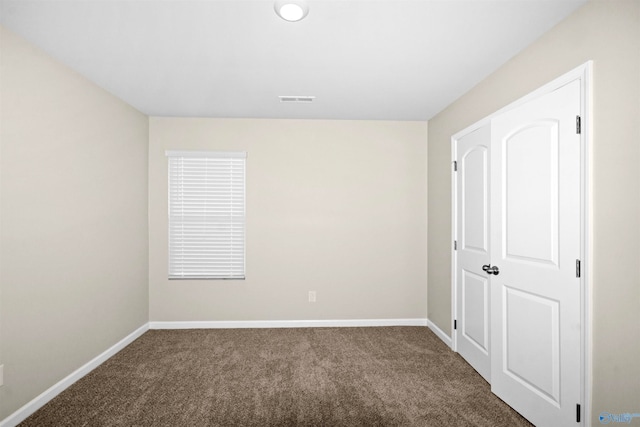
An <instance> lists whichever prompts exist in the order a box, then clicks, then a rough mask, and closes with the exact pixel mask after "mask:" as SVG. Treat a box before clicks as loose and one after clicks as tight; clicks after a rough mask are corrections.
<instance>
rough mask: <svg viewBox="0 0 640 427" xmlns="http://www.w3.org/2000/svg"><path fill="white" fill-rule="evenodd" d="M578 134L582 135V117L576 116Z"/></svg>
mask: <svg viewBox="0 0 640 427" xmlns="http://www.w3.org/2000/svg"><path fill="white" fill-rule="evenodd" d="M576 133H577V134H581V133H582V119H581V118H580V116H576Z"/></svg>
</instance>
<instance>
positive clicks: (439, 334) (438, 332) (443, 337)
mask: <svg viewBox="0 0 640 427" xmlns="http://www.w3.org/2000/svg"><path fill="white" fill-rule="evenodd" d="M427 326H428V327H429V329H431V330H432V331H433V333H434V334H436V336H437V337H438V338H440V339H441V340H442V341H444V343H445V344H446V345H448V346H449V348H450V349H453V341H452V340H451V337H450V336H449V335H447V334H445V333H444V331H443V330H442V329H440V328H438V327H437V326H436V324H435V323H433V322H432V321H431V320H429V319H427Z"/></svg>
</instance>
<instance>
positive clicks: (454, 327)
mask: <svg viewBox="0 0 640 427" xmlns="http://www.w3.org/2000/svg"><path fill="white" fill-rule="evenodd" d="M453 329H458V321H457V320H455V319H454V321H453Z"/></svg>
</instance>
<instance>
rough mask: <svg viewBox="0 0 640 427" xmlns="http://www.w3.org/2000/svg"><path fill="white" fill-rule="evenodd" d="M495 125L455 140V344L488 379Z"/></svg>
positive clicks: (489, 370) (468, 360) (461, 353)
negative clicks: (490, 187) (488, 270)
mask: <svg viewBox="0 0 640 427" xmlns="http://www.w3.org/2000/svg"><path fill="white" fill-rule="evenodd" d="M490 145H491V127H490V126H489V125H488V124H487V125H486V126H484V127H481V128H479V129H477V130H475V131H473V132H471V133H470V134H467V135H464V136H463V137H461V138H460V139H458V140H457V141H456V165H457V174H456V178H457V180H456V181H457V189H456V194H457V196H456V197H457V200H456V204H457V219H456V223H457V232H456V244H457V245H456V246H457V250H456V295H457V298H456V304H457V306H456V313H457V319H456V323H457V328H456V331H455V332H456V346H457V348H456V350H457V351H458V353H460V355H461V356H462V357H464V358H465V359H466V360H467V362H469V364H470V365H471V366H473V367H474V369H475V370H476V371H478V372H479V373H480V375H482V376H483V377H484V378H485V379H486V380H487V381H489V375H490V372H491V361H490V359H489V350H490V347H489V322H490V317H489V313H490V312H489V302H490V301H489V276H487V274H486V273H485V272H484V271H483V270H482V266H483V265H488V264H489V257H490V253H489V244H490V240H489V236H490V231H489V227H490V218H491V215H490V212H489V209H490V204H489V200H490V194H489V191H490V189H489V186H490V179H491V176H490V170H491V169H490V164H489V162H490V154H489V153H490V150H489V147H490Z"/></svg>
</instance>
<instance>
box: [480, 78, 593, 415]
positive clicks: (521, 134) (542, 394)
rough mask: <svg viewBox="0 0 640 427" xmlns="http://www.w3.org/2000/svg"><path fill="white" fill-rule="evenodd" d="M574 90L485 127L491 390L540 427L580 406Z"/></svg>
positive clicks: (576, 84) (576, 103) (576, 112)
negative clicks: (487, 129) (489, 168)
mask: <svg viewBox="0 0 640 427" xmlns="http://www.w3.org/2000/svg"><path fill="white" fill-rule="evenodd" d="M579 114H580V85H579V82H578V81H573V82H571V83H569V84H567V85H565V86H563V87H561V88H559V89H557V90H555V91H554V92H551V93H549V94H547V95H544V96H542V97H540V98H537V99H535V100H533V101H530V102H528V103H526V104H524V105H523V106H521V107H518V108H515V109H513V110H510V111H508V112H506V113H505V114H503V115H500V116H499V117H497V118H496V119H494V120H493V121H492V131H491V133H492V146H491V150H492V152H491V163H492V164H491V166H492V187H491V188H492V209H491V211H492V233H491V243H490V245H491V261H492V265H493V266H495V267H497V268H498V269H499V274H497V275H492V276H491V334H492V345H491V356H492V358H491V388H492V390H493V392H494V393H495V394H496V395H498V396H499V397H500V398H501V399H503V400H504V401H505V402H507V403H508V404H509V405H510V406H512V407H513V408H514V409H515V410H517V411H518V412H520V413H521V414H522V415H523V416H525V417H526V418H527V419H529V420H530V421H531V422H533V423H534V424H535V425H536V426H538V427H544V426H564V425H576V405H577V404H578V403H579V402H580V366H581V361H580V336H581V329H580V328H581V325H580V279H579V278H577V277H576V260H577V259H578V258H580V247H581V246H580V245H581V241H580V238H581V233H580V230H581V224H580V218H581V216H580V194H581V189H580V165H581V160H580V136H579V135H578V134H577V131H576V116H577V115H579Z"/></svg>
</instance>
